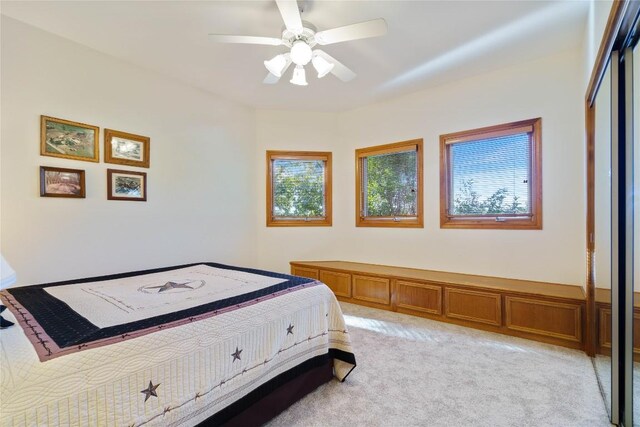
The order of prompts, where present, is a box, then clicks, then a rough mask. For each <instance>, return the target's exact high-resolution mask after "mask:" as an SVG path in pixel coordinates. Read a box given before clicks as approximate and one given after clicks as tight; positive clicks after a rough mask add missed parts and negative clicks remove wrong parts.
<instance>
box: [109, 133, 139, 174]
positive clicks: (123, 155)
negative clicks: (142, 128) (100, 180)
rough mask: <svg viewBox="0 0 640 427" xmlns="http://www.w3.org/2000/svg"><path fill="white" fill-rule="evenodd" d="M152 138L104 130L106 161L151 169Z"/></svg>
mask: <svg viewBox="0 0 640 427" xmlns="http://www.w3.org/2000/svg"><path fill="white" fill-rule="evenodd" d="M149 144H150V138H148V137H146V136H141V135H134V134H132V133H127V132H120V131H117V130H112V129H105V130H104V161H105V163H115V164H120V165H128V166H138V167H143V168H148V167H149V151H150V149H149Z"/></svg>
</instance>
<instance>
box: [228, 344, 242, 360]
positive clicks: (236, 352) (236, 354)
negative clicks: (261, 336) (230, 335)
mask: <svg viewBox="0 0 640 427" xmlns="http://www.w3.org/2000/svg"><path fill="white" fill-rule="evenodd" d="M240 353H242V350H238V347H236V351H235V352H234V353H231V356H233V360H232V361H231V363H233V362H235V361H236V360H242V359H241V358H240Z"/></svg>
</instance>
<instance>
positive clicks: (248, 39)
mask: <svg viewBox="0 0 640 427" xmlns="http://www.w3.org/2000/svg"><path fill="white" fill-rule="evenodd" d="M209 38H210V39H211V40H213V41H214V42H218V43H244V44H266V45H270V46H280V45H281V44H282V40H281V39H276V38H274V37H256V36H229V35H225V34H209Z"/></svg>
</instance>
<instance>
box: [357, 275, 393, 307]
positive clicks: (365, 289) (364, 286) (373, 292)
mask: <svg viewBox="0 0 640 427" xmlns="http://www.w3.org/2000/svg"><path fill="white" fill-rule="evenodd" d="M353 298H355V299H359V300H362V301H369V302H375V303H378V304H386V305H389V303H390V302H391V295H390V287H389V279H382V278H379V277H369V276H356V275H355V274H354V275H353Z"/></svg>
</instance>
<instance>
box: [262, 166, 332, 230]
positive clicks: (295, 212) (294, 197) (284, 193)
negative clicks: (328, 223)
mask: <svg viewBox="0 0 640 427" xmlns="http://www.w3.org/2000/svg"><path fill="white" fill-rule="evenodd" d="M272 162H273V164H272V180H273V181H272V188H273V212H272V215H273V217H284V218H302V219H307V218H308V219H314V218H315V219H319V218H325V217H326V206H325V162H324V161H323V160H289V159H275V160H273V161H272Z"/></svg>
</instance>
